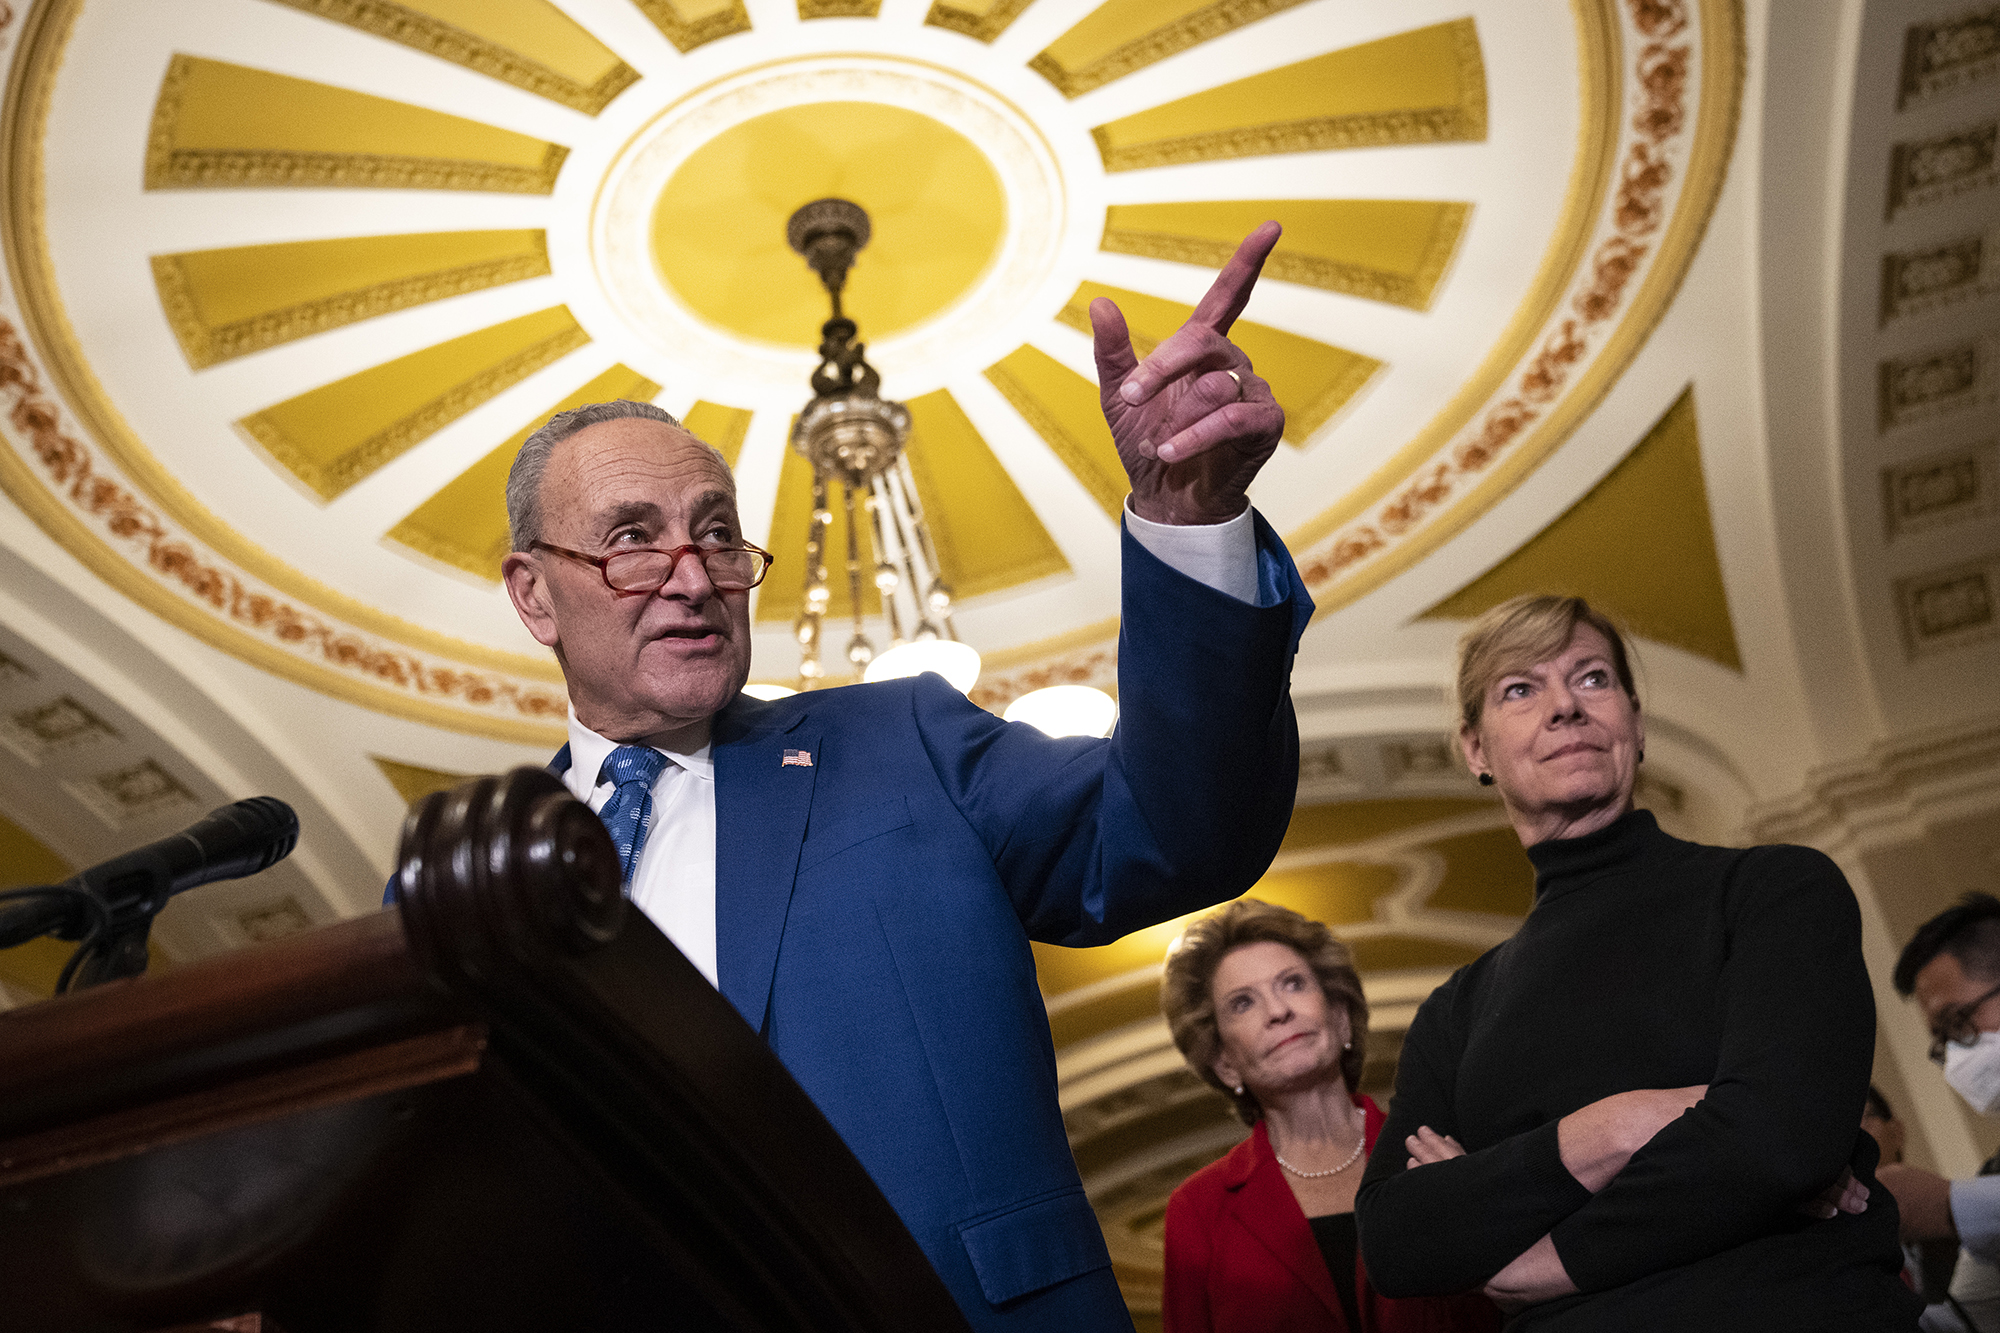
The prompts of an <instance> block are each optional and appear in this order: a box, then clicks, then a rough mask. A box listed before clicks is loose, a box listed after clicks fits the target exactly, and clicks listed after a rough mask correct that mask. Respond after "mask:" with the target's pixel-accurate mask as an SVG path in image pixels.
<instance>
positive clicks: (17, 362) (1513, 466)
mask: <svg viewBox="0 0 2000 1333" xmlns="http://www.w3.org/2000/svg"><path fill="white" fill-rule="evenodd" d="M80 3H81V0H43V2H42V3H40V4H37V5H35V6H33V7H32V9H28V10H26V18H25V20H24V21H23V22H22V23H21V24H20V25H19V27H18V28H17V27H16V26H15V24H14V18H15V12H14V10H13V9H12V8H11V7H8V6H7V5H6V4H5V3H4V0H0V43H5V42H6V39H7V38H8V37H13V38H15V44H16V45H17V47H18V49H17V50H16V51H15V52H13V54H12V59H11V66H12V68H11V71H10V74H9V79H8V84H7V88H6V101H5V106H4V111H0V143H4V147H5V150H6V153H7V159H8V165H9V168H10V170H9V173H8V174H9V176H10V178H11V181H12V183H13V184H12V189H11V192H10V198H9V200H8V211H7V218H6V222H7V242H8V254H7V258H8V264H9V271H10V276H11V277H12V279H13V282H12V284H11V287H12V288H13V290H9V291H6V292H4V293H0V301H4V302H5V305H6V306H7V307H10V308H11V309H10V311H9V313H10V314H12V315H13V317H14V320H16V321H19V320H20V317H21V315H22V313H23V311H22V310H21V309H20V308H18V307H15V306H14V303H15V301H16V300H19V299H21V298H22V297H24V296H26V295H28V294H29V293H26V292H24V291H22V290H21V288H22V283H23V267H22V266H23V263H24V262H26V263H28V264H30V265H33V264H36V263H40V264H41V265H42V266H43V267H44V268H45V267H46V251H45V249H44V248H43V247H42V246H41V244H40V225H41V219H40V213H41V209H42V185H41V175H40V168H41V161H40V151H41V147H40V140H41V130H42V128H43V125H44V123H45V120H46V115H47V108H48V95H49V92H50V90H51V86H52V81H53V71H54V70H55V69H56V68H57V67H58V65H59V63H60V62H59V56H60V54H61V51H62V48H63V46H64V45H65V43H66V41H67V37H68V32H69V29H70V27H71V25H72V23H73V21H74V18H75V15H76V13H77V11H78V9H79V8H80ZM1573 5H1574V10H1575V13H1576V16H1577V22H1578V30H1579V38H1580V46H1581V47H1582V49H1583V61H1584V66H1585V68H1584V84H1585V87H1584V89H1583V103H1584V107H1585V111H1586V115H1585V121H1586V124H1585V126H1584V133H1583V141H1582V142H1581V143H1580V145H1579V150H1578V157H1577V168H1576V171H1575V174H1574V175H1573V178H1572V184H1571V189H1570V198H1569V202H1568V203H1567V204H1566V211H1567V212H1571V213H1575V212H1580V214H1581V218H1583V219H1587V218H1589V217H1590V216H1591V215H1592V214H1594V215H1595V223H1594V225H1592V226H1590V227H1588V228H1586V226H1585V225H1583V222H1582V220H1581V219H1579V220H1577V221H1576V222H1575V223H1574V224H1573V225H1572V218H1571V217H1569V216H1566V217H1565V219H1564V222H1563V224H1560V225H1559V226H1558V228H1557V234H1556V242H1555V244H1554V245H1553V246H1552V249H1551V252H1550V254H1549V255H1548V256H1546V257H1545V259H1544V262H1543V268H1542V272H1541V273H1540V274H1539V275H1538V278H1537V281H1536V283H1535V284H1534V288H1533V290H1532V292H1531V295H1530V298H1529V300H1528V301H1527V302H1526V303H1524V306H1523V308H1522V310H1521V311H1520V312H1518V313H1517V315H1516V320H1515V323H1514V325H1512V326H1510V328H1509V330H1508V331H1507V333H1506V334H1504V335H1503V337H1502V339H1501V344H1500V346H1498V347H1496V349H1495V351H1494V352H1493V353H1492V354H1491V355H1490V356H1489V359H1488V361H1487V363H1486V364H1485V365H1484V366H1482V367H1481V369H1480V371H1479V372H1478V373H1477V374H1475V375H1474V377H1473V378H1472V379H1471V381H1469V382H1468V383H1467V384H1466V385H1465V387H1464V388H1463V389H1462V390H1461V391H1460V393H1459V394H1458V395H1457V396H1456V397H1455V398H1454V400H1453V401H1452V402H1451V403H1449V404H1447V405H1446V406H1445V407H1444V408H1443V409H1442V410H1441V411H1440V412H1439V414H1438V416H1437V418H1435V419H1434V420H1433V421H1432V423H1431V424H1430V425H1429V426H1427V427H1426V428H1425V430H1424V431H1422V432H1421V433H1420V434H1419V435H1418V437H1417V438H1415V439H1413V440H1412V441H1411V442H1410V443H1409V444H1408V445H1406V446H1404V448H1403V449H1402V450H1400V451H1398V453H1397V455H1396V456H1395V457H1394V458H1393V459H1391V460H1390V461H1389V462H1388V463H1386V464H1384V466H1383V467H1382V468H1381V469H1379V470H1378V472H1377V473H1376V474H1375V475H1374V476H1372V477H1370V478H1368V479H1367V480H1366V481H1365V482H1364V483H1363V484H1362V485H1361V486H1359V487H1357V488H1356V489H1355V490H1354V491H1353V492H1351V493H1350V494H1349V495H1348V496H1346V497H1345V498H1343V499H1342V500H1341V501H1340V502H1339V503H1338V504H1336V505H1335V506H1333V507H1332V508H1330V509H1329V510H1327V511H1326V512H1325V513H1323V514H1322V515H1321V516H1320V517H1319V518H1318V519H1316V520H1314V521H1312V522H1310V523H1308V524H1306V525H1304V527H1303V528H1301V529H1300V530H1298V531H1295V532H1292V533H1290V534H1288V536H1289V538H1290V540H1291V543H1292V545H1293V546H1294V549H1295V550H1296V551H1297V552H1298V562H1299V565H1300V568H1301V570H1302V571H1303V573H1304V576H1305V578H1306V582H1307V585H1308V587H1309V588H1310V589H1311V591H1312V592H1313V595H1314V597H1315V598H1316V600H1317V601H1318V602H1319V605H1320V610H1321V613H1322V614H1323V613H1324V612H1326V611H1328V610H1331V609H1333V608H1335V607H1338V606H1341V605H1345V604H1346V603H1348V602H1351V601H1353V600H1355V599H1356V598H1358V597H1360V596H1362V595H1363V594H1365V593H1366V592H1368V591H1370V590H1372V589H1373V588H1375V587H1378V586H1380V585H1381V584H1382V583H1383V582H1385V581H1386V580H1388V579H1389V578H1391V577H1393V576H1394V575H1395V574H1396V573H1399V572H1401V571H1402V570H1403V569H1406V568H1408V567H1409V566H1410V565H1412V564H1414V563H1415V562H1416V561H1417V560H1419V559H1421V558H1422V557H1423V556H1424V555H1427V554H1428V553H1430V552H1431V551H1432V550H1435V549H1436V548H1437V547H1438V546H1440V545H1441V544H1443V543H1444V542H1445V541H1446V540H1448V539H1449V538H1450V537H1451V536H1452V535H1454V534H1455V533H1456V532H1458V531H1460V530H1462V529H1463V528H1464V527H1465V526H1466V525H1468V524H1469V523H1470V522H1472V521H1473V520H1474V519H1475V518H1477V517H1478V516H1479V515H1480V514H1482V513H1484V512H1485V511H1486V510H1487V509H1489V508H1490V507H1491V506H1492V505H1493V504H1494V503H1496V502H1497V501H1498V500H1499V499H1500V498H1501V497H1502V496H1504V495H1505V494H1506V493H1507V492H1508V491H1510V490H1511V489H1512V488H1513V487H1514V486H1515V485H1517V484H1519V482H1520V481H1521V480H1522V479H1524V478H1525V477H1526V476H1527V475H1528V474H1529V473H1530V472H1531V471H1532V470H1533V469H1534V468H1535V467H1536V466H1537V465H1539V464H1540V463H1541V462H1542V461H1543V460H1544V459H1546V458H1547V457H1548V455H1549V454H1550V453H1551V452H1552V451H1553V450H1554V449H1555V448H1556V447H1557V446H1559V445H1560V444H1561V443H1562V442H1563V440H1564V439H1566V438H1567V437H1568V435H1569V433H1570V432H1571V431H1572V430H1574V429H1575V428H1576V426H1577V425H1578V424H1579V423H1580V421H1581V420H1582V418H1583V417H1584V416H1585V415H1586V414H1587V413H1588V412H1589V411H1590V409H1591V408H1592V407H1594V406H1595V405H1596V403H1597V402H1598V401H1599V400H1600V399H1601V398H1602V396H1603V395H1604V393H1605V392H1607V391H1608V389H1609V388H1610V386H1611V385H1612V383H1614V382H1615V380H1616V378H1617V376H1618V375H1619V374H1620V373H1621V372H1622V371H1623V369H1624V368H1625V366H1626V365H1627V364H1629V362H1630V361H1631V358H1632V357H1633V355H1635V354H1636V352H1637V351H1638V349H1639V347H1640V346H1641V345H1643V343H1644V341H1645V338H1646V337H1647V335H1648V334H1649V333H1650V331H1651V329H1652V327H1653V325H1654V324H1655V323H1656V322H1657V321H1658V319H1659V318H1660V316H1661V315H1662V314H1663V313H1664V311H1665V309H1666V307H1667V305H1668V304H1669V302H1670V301H1671V299H1672V297H1673V294H1674V292H1675V291H1676V290H1677V288H1678V286H1679V283H1680V280H1681V277H1682V275H1683V274H1684V273H1685V271H1686V268H1687V266H1688V264H1689V263H1690V262H1691V260H1692V257H1693V254H1694V251H1695V248H1696V246H1697V245H1698V243H1699V241H1700V238H1701V235H1702V233H1703V231H1704V229H1705V227H1706V224H1707V220H1708V216H1709V213H1710V211H1711V209H1712V208H1713V205H1714V202H1715V199H1716V196H1717V194H1718V193H1719V192H1720V189H1721V185H1722V181H1723V177H1724V174H1725V171H1726V168H1727V165H1728V160H1729V154H1730V149H1731V146H1732V143H1733V138H1734V132H1735V122H1736V116H1737V108H1738V102H1739V99H1740V95H1741V86H1742V77H1743V59H1744V57H1743V36H1742V13H1741V4H1740V0H1573ZM1600 66H1601V68H1600ZM28 85H34V86H32V87H31V86H28ZM1621 89H1622V90H1623V92H1622V96H1621V93H1620V90H1621ZM1614 105H1615V106H1617V107H1618V108H1619V111H1618V114H1617V120H1618V123H1617V124H1616V126H1615V127H1614V126H1613V125H1611V124H1610V123H1609V122H1610V121H1611V120H1612V119H1613V116H1612V113H1611V110H1610V108H1611V107H1612V106H1614ZM1599 107H1601V108H1602V110H1601V111H1600V112H1599V113H1598V114H1596V115H1591V114H1589V113H1590V112H1591V111H1593V110H1597V108H1599ZM24 250H30V251H32V252H33V253H31V254H27V255H24V254H23V253H22V252H23V251H24ZM23 304H24V305H26V304H28V303H27V302H25V301H24V302H23ZM35 313H37V314H38V315H39V321H34V320H30V321H24V322H6V323H4V324H0V409H4V410H5V411H6V418H5V422H4V425H0V434H5V435H6V436H7V440H8V443H9V445H11V446H12V449H11V451H7V450H0V489H5V490H6V491H7V492H8V493H9V494H10V495H12V496H13V498H14V499H15V501H16V502H17V503H19V504H21V506H22V507H23V508H24V509H25V510H26V511H27V512H28V513H29V514H30V515H31V516H32V517H34V519H35V521H36V522H37V523H39V524H40V525H41V526H42V527H43V528H44V529H45V530H47V531H49V532H50V534H51V535H52V536H54V537H55V538H56V540H57V541H59V542H60V543H61V544H63V545H64V546H65V547H66V548H68V549H69V550H71V551H72V553H74V554H76V555H77V556H78V557H79V558H80V559H82V560H83V561H84V562H85V563H86V564H87V565H88V566H90V567H91V568H92V569H93V570H94V571H95V572H97V573H98V574H99V575H100V576H101V577H103V578H104V579H105V580H106V581H107V582H109V583H110V584H112V585H113V586H114V587H116V588H118V589H119V590H120V591H121V592H123V593H125V594H126V595H127V596H130V597H132V598H133V599H134V600H135V601H137V602H139V603H140V604H141V605H143V606H145V607H147V608H148V609H149V610H152V611H153V612H155V613H156V614H159V615H161V616H162V617H163V618H165V619H166V620H168V621H169V622H170V623H173V624H175V625H178V626H179V627H181V628H183V629H185V630H187V631H188V632H190V633H193V634H196V635H197V636H198V637H201V638H203V639H205V640H207V641H209V642H211V643H213V644H215V645H216V646H217V647H219V648H221V649H223V650H224V651H227V652H230V653H232V654H233V655H235V656H237V657H239V658H242V659H243V660H245V661H248V662H251V663H252V664H254V665H257V666H259V667H261V668H263V669H267V670H271V671H273V672H275V673H277V674H280V675H283V676H286V677H289V678H291V679H294V680H297V681H299V682H300V683H303V684H306V685H308V686H310V687H312V688H314V689H318V690H321V691H323V692H325V693H328V694H331V695H333V696H335V697H338V698H343V699H347V700H349V701H351V702H354V703H357V704H360V705H362V706H366V707H370V708H374V709H378V710H381V711H385V712H388V713H392V714H397V715H402V716H408V717H412V718H415V719H417V720H420V721H424V722H428V723H432V724H434V725H440V726H445V727H449V728H452V729H455V730H462V731H468V732H472V733H475V734H485V735H491V736H496V737H500V738H503V739H509V740H520V741H525V742H529V743H538V744H539V743H543V742H545V741H546V740H547V739H548V738H550V737H551V736H552V735H553V734H555V733H556V732H557V731H558V730H559V728H560V724H561V719H562V717H563V712H564V701H563V697H562V694H561V691H560V688H559V687H557V686H555V682H554V679H553V672H552V670H551V669H550V667H549V666H548V665H547V664H543V663H540V662H535V661H532V660H530V659H528V658H526V657H523V656H522V655H520V654H514V653H506V652H500V651H497V650H493V649H489V648H484V647H482V646H480V645H476V644H472V643H469V642H461V641H458V640H455V639H451V638H448V637H447V636H443V635H439V634H436V633H434V632H432V631H429V630H426V629H424V628H423V627H421V626H416V625H411V624H407V623H406V622H402V621H400V620H396V619H394V618H393V617H387V616H385V615H383V613H381V612H379V611H377V610H375V609H374V608H370V607H366V606H362V605H361V604H359V603H353V602H352V601H351V599H348V598H345V597H342V596H340V595H339V594H336V593H335V592H334V591H333V590H332V589H330V588H324V587H321V586H320V585H318V584H317V583H314V582H313V581H311V580H308V579H305V578H304V576H303V575H301V574H299V573H298V571H296V570H291V569H289V567H285V566H282V565H280V564H278V563H277V562H274V561H272V560H271V558H270V557H269V556H267V555H263V554H262V553H261V552H257V551H255V550H249V549H243V550H239V549H233V548H231V544H230V543H229V542H224V543H222V546H221V547H216V546H213V545H210V544H205V543H204V542H203V541H202V540H200V539H198V538H195V537H193V536H190V535H189V531H188V530H187V529H185V528H183V527H180V526H177V525H176V522H175V519H176V518H177V517H178V516H179V514H180V512H181V510H182V509H183V508H185V507H186V506H187V505H190V504H194V505H196V507H197V508H199V506H198V503H197V502H195V501H194V500H193V497H192V496H190V495H187V494H186V493H185V492H184V491H183V490H182V489H181V488H180V487H179V485H178V483H177V482H176V481H175V480H174V479H173V478H171V477H165V476H152V475H150V472H149V474H148V475H146V476H140V477H136V478H135V477H133V476H130V475H127V472H125V471H121V470H120V469H121V468H123V466H124V464H125V462H126V460H124V459H123V458H122V456H121V457H118V458H116V459H113V460H112V462H110V463H107V462H106V461H104V460H103V459H101V458H99V457H97V456H96V455H94V454H93V453H92V452H91V450H90V449H89V448H88V447H86V446H85V445H84V444H82V443H81V442H80V441H79V438H78V436H79V432H77V431H74V430H71V429H69V428H67V427H66V426H65V425H64V417H63V410H64V409H63V408H62V407H61V406H60V405H59V404H58V402H57V399H58V397H61V398H63V399H65V400H67V401H72V402H73V401H74V400H75V394H74V393H72V392H71V389H70V386H69V385H68V380H67V379H66V378H65V377H64V376H63V375H54V376H51V375H50V374H49V370H50V367H48V366H46V365H42V364H41V363H40V362H39V361H38V355H39V352H40V348H39V346H38V344H37V342H36V340H35V339H33V338H30V337H25V336H23V333H22V330H23V329H24V328H31V327H42V326H43V325H44V324H47V323H48V322H49V316H50V312H49V311H47V310H41V311H38V312H35ZM53 314H54V319H55V321H56V322H57V323H58V324H59V325H60V326H61V328H60V332H61V333H63V334H65V335H67V334H68V329H67V327H66V324H67V321H66V320H65V319H63V317H62V315H61V311H60V306H59V303H57V305H56V308H55V310H54V312H53ZM70 337H71V340H72V341H73V335H70ZM69 369H70V370H71V372H72V374H74V373H75V372H77V371H78V370H79V369H80V371H81V373H82V374H83V375H84V376H86V377H88V376H89V370H88V367H87V366H81V365H80V366H75V367H69ZM49 385H54V386H57V387H58V388H59V389H61V393H60V394H57V393H52V392H50V391H49V389H48V388H45V387H44V386H49ZM88 387H91V388H94V387H95V386H94V384H91V385H89V386H88ZM93 396H94V397H96V398H98V399H100V400H101V393H100V394H97V395H91V394H88V393H86V394H85V397H86V398H91V397H93ZM98 424H101V423H96V422H86V423H85V425H86V427H90V426H95V425H98ZM117 424H118V425H120V426H122V422H120V423H117ZM128 429H129V428H128ZM98 433H99V432H97V431H94V430H93V431H89V432H88V433H87V434H86V438H94V437H95V436H96V435H97V434H98ZM114 433H116V432H114ZM142 471H148V470H147V469H142ZM148 498H151V499H152V500H154V501H155V502H156V503H154V504H149V503H148ZM162 511H164V512H165V515H166V516H165V517H163V516H162ZM203 512H204V514H205V511H203ZM212 526H214V525H213V521H212V518H211V522H210V523H209V524H207V525H201V524H197V525H196V527H198V528H201V529H202V530H204V531H206V530H207V529H208V528H209V527H212ZM274 575H275V577H273V576H274ZM300 603H303V605H301V604H300ZM1086 640H1088V642H1086ZM990 656H991V660H992V664H993V666H994V668H995V669H994V670H993V671H992V672H991V673H990V674H989V677H988V679H987V680H986V681H984V682H982V685H981V687H980V689H979V691H978V694H977V696H976V697H978V699H979V701H980V702H981V703H983V704H985V705H986V706H988V707H994V708H998V707H1001V706H1004V704H1005V702H1006V701H1007V700H1009V699H1011V698H1012V697H1015V696H1017V695H1018V694H1020V693H1023V692H1025V691H1026V690H1028V689H1032V688H1036V687H1037V686H1038V685H1040V684H1046V683H1055V682H1059V681H1090V682H1092V683H1099V682H1104V681H1108V680H1110V679H1112V677H1113V676H1114V673H1115V662H1116V630H1115V622H1114V623H1112V624H1107V625H1105V626H1091V627H1085V628H1084V629H1082V630H1079V631H1075V632H1072V633H1070V634H1065V635H1062V636H1059V637H1058V639H1056V640H1051V641H1047V642H1044V643H1041V644H1028V645H1022V646H1020V647H1017V648H1013V649H1010V650H1007V651H1005V652H1003V653H1000V654H994V655H990ZM1003 659H1004V662H1003Z"/></svg>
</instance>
